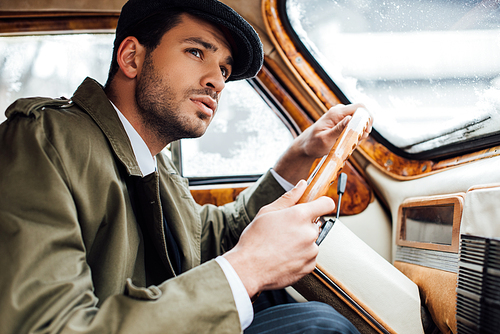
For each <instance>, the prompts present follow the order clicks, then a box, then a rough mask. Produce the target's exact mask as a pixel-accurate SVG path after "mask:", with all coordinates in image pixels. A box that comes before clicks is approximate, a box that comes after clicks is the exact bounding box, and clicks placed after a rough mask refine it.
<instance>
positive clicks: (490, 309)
mask: <svg viewBox="0 0 500 334" xmlns="http://www.w3.org/2000/svg"><path fill="white" fill-rule="evenodd" d="M499 327H500V239H489V238H483V237H476V236H471V235H462V236H461V243H460V261H459V270H458V285H457V331H458V333H459V334H462V333H467V334H468V333H471V334H473V333H498V328H499Z"/></svg>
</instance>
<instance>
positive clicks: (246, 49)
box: [115, 0, 264, 81]
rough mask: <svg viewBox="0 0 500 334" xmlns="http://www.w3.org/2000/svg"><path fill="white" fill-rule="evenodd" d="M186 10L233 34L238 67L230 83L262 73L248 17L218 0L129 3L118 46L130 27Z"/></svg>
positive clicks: (258, 43)
mask: <svg viewBox="0 0 500 334" xmlns="http://www.w3.org/2000/svg"><path fill="white" fill-rule="evenodd" d="M183 8H188V9H189V12H190V13H193V14H194V15H196V16H198V17H200V18H202V19H205V20H207V21H209V22H212V23H214V24H216V25H218V26H221V27H223V29H222V30H223V32H224V33H227V32H229V33H230V34H231V37H232V38H229V40H228V42H229V43H230V44H232V46H233V59H234V64H233V68H232V72H231V76H230V77H229V79H228V81H234V80H241V79H246V78H251V77H254V76H255V75H256V74H257V73H258V72H259V70H260V68H261V67H262V63H263V61H264V52H263V49H262V43H261V41H260V39H259V36H258V35H257V33H256V32H255V30H254V29H253V28H252V26H251V25H250V24H249V23H248V22H247V21H245V19H244V18H242V17H241V16H240V15H239V14H238V13H236V12H235V11H234V10H233V9H232V8H231V7H229V6H227V5H225V4H223V3H222V2H220V1H217V0H129V1H128V2H127V3H126V4H125V5H124V6H123V8H122V11H121V14H120V18H119V19H118V26H117V27H116V37H115V47H117V46H118V45H120V43H121V42H122V41H123V39H124V38H125V37H127V36H129V35H128V34H127V33H128V32H129V28H130V27H133V26H134V25H136V24H137V23H139V22H140V21H142V20H144V19H146V18H147V17H149V16H151V15H153V14H156V13H158V12H162V11H168V10H172V9H181V10H182V9H183ZM231 39H232V40H231ZM234 49H235V50H234Z"/></svg>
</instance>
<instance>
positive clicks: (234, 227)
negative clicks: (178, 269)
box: [199, 171, 285, 262]
mask: <svg viewBox="0 0 500 334" xmlns="http://www.w3.org/2000/svg"><path fill="white" fill-rule="evenodd" d="M284 192H285V191H284V190H283V188H282V187H281V186H280V184H279V183H278V182H277V181H276V179H275V178H274V176H273V175H272V174H271V173H270V172H269V171H268V172H266V173H265V174H264V175H263V176H262V177H261V178H260V179H259V180H258V181H257V182H256V183H255V184H254V185H253V186H251V187H249V188H248V189H245V190H244V191H243V192H241V193H240V195H239V196H238V197H237V199H236V201H234V202H232V203H229V204H226V205H224V206H221V207H216V206H214V205H204V206H200V207H199V211H200V217H201V220H202V224H203V225H202V226H203V230H202V239H201V251H202V253H201V254H202V259H201V260H202V262H205V261H208V260H210V259H212V258H214V257H215V256H218V255H221V254H223V253H224V252H227V251H228V250H229V249H231V248H232V247H234V245H236V243H237V242H238V239H239V236H240V234H241V233H242V232H243V230H244V229H245V227H246V226H247V225H248V224H250V222H251V221H252V220H253V218H254V217H255V215H256V214H257V212H258V211H259V210H260V208H261V207H262V206H264V205H267V204H269V203H271V202H272V201H274V200H275V199H277V198H278V197H279V196H281V195H283V193H284Z"/></svg>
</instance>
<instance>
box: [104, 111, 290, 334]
mask: <svg viewBox="0 0 500 334" xmlns="http://www.w3.org/2000/svg"><path fill="white" fill-rule="evenodd" d="M110 102H111V101H110ZM111 104H112V105H113V107H114V108H115V110H116V113H117V114H118V117H119V118H120V121H121V122H122V124H123V127H124V128H125V132H126V133H127V136H128V138H129V140H130V144H131V145H132V150H133V151H134V155H135V158H136V160H137V164H138V165H139V168H140V170H141V173H142V176H146V175H148V174H151V173H153V172H154V171H156V159H155V157H154V156H152V155H151V152H150V151H149V148H148V146H147V145H146V143H145V142H144V140H143V139H142V137H141V136H140V135H139V133H137V131H136V130H135V129H134V127H133V126H132V124H130V122H129V121H128V120H127V119H126V118H125V116H123V114H122V113H121V112H120V110H118V108H117V107H116V106H115V105H114V104H113V102H111ZM271 174H272V175H273V176H274V178H275V179H276V181H278V183H279V184H280V185H281V186H282V187H283V189H285V190H286V191H288V190H290V189H292V188H293V185H292V184H290V183H289V182H288V181H286V180H285V179H283V178H282V177H281V176H280V175H279V174H278V173H276V172H275V171H274V170H273V169H271ZM215 261H216V262H217V263H218V264H219V266H220V267H221V268H222V271H223V272H224V275H226V279H227V281H228V282H229V286H230V287H231V292H232V293H233V298H234V302H235V304H236V309H237V310H238V315H239V318H240V324H241V329H242V330H245V329H246V328H247V327H248V326H250V324H251V323H252V321H253V307H252V302H251V300H250V297H249V296H248V292H247V290H246V288H245V286H244V285H243V282H241V279H240V277H239V276H238V274H237V273H236V271H235V270H234V268H233V266H231V264H230V263H229V261H227V260H226V259H225V258H224V257H222V256H219V257H217V258H216V259H215Z"/></svg>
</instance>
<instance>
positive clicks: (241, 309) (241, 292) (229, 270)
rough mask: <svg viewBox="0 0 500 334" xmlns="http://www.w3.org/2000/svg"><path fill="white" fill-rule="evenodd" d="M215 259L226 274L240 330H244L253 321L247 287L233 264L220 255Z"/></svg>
mask: <svg viewBox="0 0 500 334" xmlns="http://www.w3.org/2000/svg"><path fill="white" fill-rule="evenodd" d="M215 261H217V263H218V264H219V266H220V267H221V268H222V271H223V272H224V275H226V279H227V281H228V282H229V286H230V287H231V291H232V292H233V298H234V303H235V304H236V309H237V310H238V315H239V317H240V324H241V330H242V331H244V330H245V329H246V328H247V327H248V326H250V324H251V323H252V321H253V307H252V301H251V300H250V297H249V296H248V292H247V289H246V288H245V286H244V285H243V282H242V281H241V279H240V277H239V276H238V274H237V273H236V271H235V270H234V268H233V266H232V265H231V264H230V263H229V261H228V260H226V259H225V258H224V257H222V256H218V257H217V258H216V259H215Z"/></svg>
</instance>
